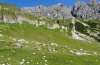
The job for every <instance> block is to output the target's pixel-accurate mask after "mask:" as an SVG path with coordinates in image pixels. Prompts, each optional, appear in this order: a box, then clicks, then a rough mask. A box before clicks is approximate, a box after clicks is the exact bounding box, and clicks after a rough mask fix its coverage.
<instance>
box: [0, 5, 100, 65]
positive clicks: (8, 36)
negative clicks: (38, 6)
mask: <svg viewBox="0 0 100 65" xmlns="http://www.w3.org/2000/svg"><path fill="white" fill-rule="evenodd" d="M0 6H1V8H0V65H99V64H100V62H99V61H100V58H99V56H100V20H97V19H96V20H88V19H77V18H74V17H73V18H70V19H62V20H57V19H50V18H42V17H35V16H34V15H32V14H30V13H23V12H22V11H21V10H20V9H19V8H17V7H16V6H13V5H9V4H0Z"/></svg>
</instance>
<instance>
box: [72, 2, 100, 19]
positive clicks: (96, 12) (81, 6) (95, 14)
mask: <svg viewBox="0 0 100 65" xmlns="http://www.w3.org/2000/svg"><path fill="white" fill-rule="evenodd" d="M72 15H73V16H74V17H76V18H87V19H100V2H97V1H96V0H90V1H89V3H83V2H81V1H78V2H77V3H75V5H74V7H73V10H72Z"/></svg>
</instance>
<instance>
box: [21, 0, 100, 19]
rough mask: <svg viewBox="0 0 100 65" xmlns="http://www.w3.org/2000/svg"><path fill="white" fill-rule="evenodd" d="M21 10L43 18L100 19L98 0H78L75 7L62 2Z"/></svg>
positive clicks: (99, 3)
mask: <svg viewBox="0 0 100 65" xmlns="http://www.w3.org/2000/svg"><path fill="white" fill-rule="evenodd" d="M21 11H22V12H24V13H30V14H32V15H34V16H40V17H42V18H51V19H58V20H61V19H68V18H72V17H75V18H87V19H100V2H97V1H96V0H90V1H89V2H88V3H84V2H81V1H77V2H76V3H75V5H74V6H73V7H71V6H65V5H63V4H61V3H59V4H57V5H53V6H50V7H45V6H43V5H41V6H37V7H24V8H22V9H21Z"/></svg>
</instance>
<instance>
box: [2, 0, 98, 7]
mask: <svg viewBox="0 0 100 65" xmlns="http://www.w3.org/2000/svg"><path fill="white" fill-rule="evenodd" d="M77 1H78V0H0V3H8V4H13V5H16V6H18V7H19V8H22V7H32V6H38V5H45V6H51V5H55V4H57V3H62V4H64V5H68V6H73V4H74V3H75V2H77ZM81 1H83V2H88V0H81ZM98 1H100V0H98Z"/></svg>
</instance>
